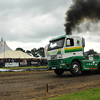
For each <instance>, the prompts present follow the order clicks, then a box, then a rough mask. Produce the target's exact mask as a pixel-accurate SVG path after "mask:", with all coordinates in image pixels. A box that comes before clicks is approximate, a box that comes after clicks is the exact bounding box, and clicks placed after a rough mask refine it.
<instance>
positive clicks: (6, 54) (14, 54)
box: [0, 50, 35, 59]
mask: <svg viewBox="0 0 100 100" xmlns="http://www.w3.org/2000/svg"><path fill="white" fill-rule="evenodd" d="M1 58H24V59H29V58H35V57H33V56H30V55H28V54H27V53H24V52H22V51H10V50H7V51H5V52H3V53H1V54H0V59H1Z"/></svg>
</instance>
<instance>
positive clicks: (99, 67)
mask: <svg viewBox="0 0 100 100" xmlns="http://www.w3.org/2000/svg"><path fill="white" fill-rule="evenodd" d="M97 73H98V74H100V63H99V64H98V70H97Z"/></svg>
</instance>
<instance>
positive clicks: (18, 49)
mask: <svg viewBox="0 0 100 100" xmlns="http://www.w3.org/2000/svg"><path fill="white" fill-rule="evenodd" d="M16 51H22V52H25V50H24V49H22V48H20V47H18V48H16Z"/></svg>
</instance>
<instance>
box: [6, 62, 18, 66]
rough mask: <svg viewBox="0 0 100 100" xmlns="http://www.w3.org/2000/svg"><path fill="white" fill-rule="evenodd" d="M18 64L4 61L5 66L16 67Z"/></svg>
mask: <svg viewBox="0 0 100 100" xmlns="http://www.w3.org/2000/svg"><path fill="white" fill-rule="evenodd" d="M18 66H19V63H18V62H13V63H5V67H18Z"/></svg>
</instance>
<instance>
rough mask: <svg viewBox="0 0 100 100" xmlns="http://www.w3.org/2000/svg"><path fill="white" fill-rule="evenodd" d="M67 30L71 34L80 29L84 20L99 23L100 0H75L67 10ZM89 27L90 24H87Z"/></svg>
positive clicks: (67, 33)
mask: <svg viewBox="0 0 100 100" xmlns="http://www.w3.org/2000/svg"><path fill="white" fill-rule="evenodd" d="M65 20H66V23H65V24H64V26H65V31H66V35H70V34H71V33H72V31H73V30H75V29H76V30H79V27H77V26H79V25H80V24H81V23H82V22H84V21H90V22H92V23H97V22H98V21H100V0H73V4H72V5H71V6H70V8H69V10H68V11H67V12H66V18H65ZM85 27H86V29H89V24H87V25H85Z"/></svg>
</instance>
